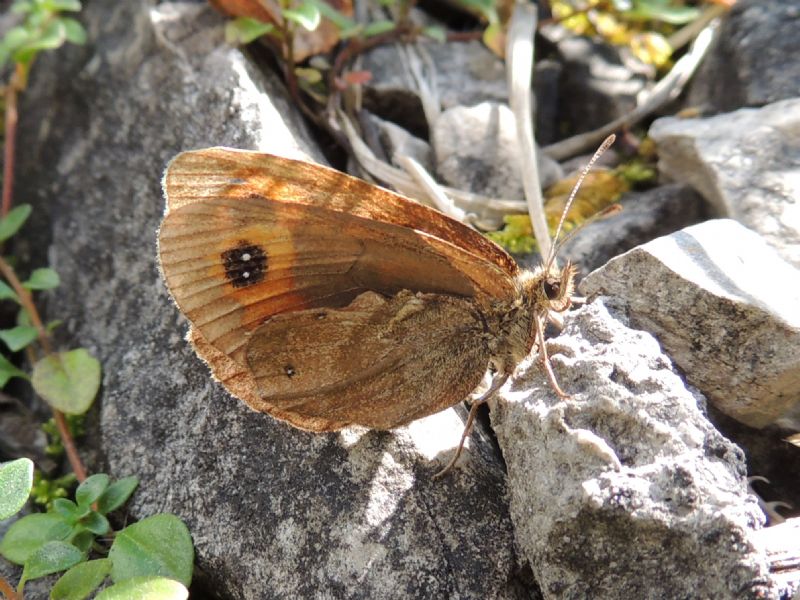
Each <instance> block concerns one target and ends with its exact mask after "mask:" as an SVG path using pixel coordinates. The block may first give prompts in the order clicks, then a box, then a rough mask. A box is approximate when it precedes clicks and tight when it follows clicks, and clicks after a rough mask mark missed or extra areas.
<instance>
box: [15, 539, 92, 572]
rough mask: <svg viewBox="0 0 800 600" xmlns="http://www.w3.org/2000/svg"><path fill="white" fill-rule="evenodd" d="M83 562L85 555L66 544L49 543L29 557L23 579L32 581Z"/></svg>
mask: <svg viewBox="0 0 800 600" xmlns="http://www.w3.org/2000/svg"><path fill="white" fill-rule="evenodd" d="M81 560H83V553H82V552H81V551H80V550H78V549H77V548H76V547H75V546H73V545H72V544H68V543H66V542H47V543H46V544H44V545H43V546H40V547H39V549H38V550H36V552H34V553H33V554H31V555H30V556H29V557H28V560H26V561H25V566H24V567H23V569H22V579H23V580H24V581H30V580H31V579H38V578H39V577H44V576H45V575H50V574H51V573H57V572H58V571H65V570H66V569H69V568H70V567H71V566H72V565H75V564H77V563H79V562H80V561H81Z"/></svg>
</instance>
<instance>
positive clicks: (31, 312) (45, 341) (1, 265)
mask: <svg viewBox="0 0 800 600" xmlns="http://www.w3.org/2000/svg"><path fill="white" fill-rule="evenodd" d="M0 274H2V275H3V277H5V278H6V281H8V283H9V284H10V285H11V287H12V288H13V289H14V292H16V294H17V297H18V298H19V302H20V304H22V308H24V309H25V312H27V313H28V316H29V317H30V318H31V323H33V326H34V327H36V332H37V335H38V337H39V343H40V344H41V345H42V349H43V350H44V351H45V354H52V353H53V348H52V346H51V345H50V336H49V334H48V333H47V329H45V327H44V324H43V323H42V319H41V317H40V316H39V311H38V310H36V305H35V304H34V303H33V297H32V296H31V293H30V292H29V291H28V290H27V289H26V288H25V287H24V286H23V285H22V282H20V280H19V278H18V277H17V274H16V273H15V272H14V269H12V268H11V265H9V264H8V263H7V262H6V260H5V259H4V258H3V257H2V256H0Z"/></svg>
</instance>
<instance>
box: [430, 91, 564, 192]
mask: <svg viewBox="0 0 800 600" xmlns="http://www.w3.org/2000/svg"><path fill="white" fill-rule="evenodd" d="M431 139H432V142H433V147H434V148H435V151H436V160H437V169H436V170H437V172H438V173H439V175H441V177H442V179H443V180H444V182H445V183H446V184H447V185H449V186H451V187H455V188H457V189H463V190H468V191H471V192H475V193H477V194H483V195H486V196H490V197H494V198H504V199H507V200H524V199H525V194H524V191H523V189H522V175H521V171H520V169H521V166H520V163H519V144H518V142H517V128H516V124H515V122H514V114H513V113H512V112H511V109H510V108H509V107H508V106H507V105H505V104H497V103H492V102H482V103H481V104H477V105H475V106H469V107H467V106H456V107H453V108H450V109H448V110H446V111H444V112H443V113H442V114H441V116H439V118H438V119H437V120H436V123H434V125H433V129H432V131H431ZM537 160H538V165H539V178H540V181H541V185H542V187H543V188H544V187H547V186H549V185H551V184H553V183H555V182H556V181H557V180H558V179H560V178H561V177H563V176H564V173H563V171H562V170H561V167H560V166H559V165H558V163H557V162H556V161H554V160H553V159H552V158H549V157H547V156H545V155H544V154H543V153H541V152H538V153H537Z"/></svg>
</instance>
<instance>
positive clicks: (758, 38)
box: [687, 0, 800, 112]
mask: <svg viewBox="0 0 800 600" xmlns="http://www.w3.org/2000/svg"><path fill="white" fill-rule="evenodd" d="M798 31H800V6H799V5H798V4H797V2H793V1H791V2H787V1H786V0H739V1H738V2H736V3H735V4H734V5H733V7H732V8H731V10H730V12H729V13H728V14H727V15H726V17H725V19H724V21H723V23H722V27H721V28H720V31H719V32H718V36H717V39H716V41H715V42H714V45H713V46H712V48H711V51H710V52H709V55H708V56H707V57H706V59H705V60H704V61H703V64H702V65H701V66H700V69H699V70H698V72H697V74H696V75H695V76H694V77H693V78H692V83H691V87H690V90H689V94H688V101H687V104H689V105H690V106H700V107H702V108H704V109H706V110H711V111H715V112H725V111H731V110H735V109H737V108H742V107H744V106H762V105H764V104H769V103H771V102H777V101H778V100H786V99H788V98H797V97H798V96H800V61H798V60H796V57H797V56H798V55H800V36H798V35H797V32H798ZM790 57H794V59H792V58H790ZM787 58H788V60H787Z"/></svg>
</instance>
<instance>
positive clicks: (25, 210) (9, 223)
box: [0, 32, 31, 242]
mask: <svg viewBox="0 0 800 600" xmlns="http://www.w3.org/2000/svg"><path fill="white" fill-rule="evenodd" d="M10 33H11V32H9V34H10ZM30 214H31V205H30V204H20V205H19V206H16V207H14V208H12V209H11V210H10V211H9V212H8V214H7V215H6V216H5V217H3V218H2V219H0V242H4V241H6V240H7V239H8V238H10V237H11V236H12V235H14V234H15V233H17V231H19V228H20V227H22V226H23V225H24V224H25V221H27V220H28V217H29V216H30Z"/></svg>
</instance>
